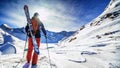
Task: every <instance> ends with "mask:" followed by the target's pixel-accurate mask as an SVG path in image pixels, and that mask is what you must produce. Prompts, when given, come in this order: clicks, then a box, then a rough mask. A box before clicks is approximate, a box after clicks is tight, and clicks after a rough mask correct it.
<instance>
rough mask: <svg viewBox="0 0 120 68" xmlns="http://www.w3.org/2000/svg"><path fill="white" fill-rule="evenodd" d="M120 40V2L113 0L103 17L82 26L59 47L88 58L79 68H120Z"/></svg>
mask: <svg viewBox="0 0 120 68" xmlns="http://www.w3.org/2000/svg"><path fill="white" fill-rule="evenodd" d="M119 40H120V1H119V0H111V2H110V4H109V5H108V6H107V7H106V9H105V11H104V12H103V13H102V14H101V15H99V16H98V17H97V18H95V19H94V20H92V21H91V22H90V23H88V24H86V25H84V26H82V27H81V28H80V29H79V30H78V31H76V33H74V34H73V35H72V36H70V37H68V38H67V39H65V40H61V41H59V44H58V45H60V47H61V49H62V50H64V49H67V50H71V51H79V52H80V54H82V56H84V57H86V62H85V63H84V64H81V65H80V66H79V67H82V66H85V67H82V68H119V67H120V61H119V60H120V58H119V55H120V52H119V50H120V41H119ZM72 55H75V54H72ZM108 57H109V58H108ZM93 59H94V61H93ZM104 60H105V61H104ZM96 63H97V64H96ZM93 64H94V65H93ZM79 67H76V68H79Z"/></svg>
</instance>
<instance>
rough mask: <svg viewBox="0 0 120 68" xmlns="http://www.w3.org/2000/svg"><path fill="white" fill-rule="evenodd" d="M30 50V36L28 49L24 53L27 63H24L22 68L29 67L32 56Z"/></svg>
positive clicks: (31, 48)
mask: <svg viewBox="0 0 120 68" xmlns="http://www.w3.org/2000/svg"><path fill="white" fill-rule="evenodd" d="M32 50H33V43H32V38H28V51H27V55H26V59H27V63H25V65H24V66H23V68H29V66H30V60H31V57H32Z"/></svg>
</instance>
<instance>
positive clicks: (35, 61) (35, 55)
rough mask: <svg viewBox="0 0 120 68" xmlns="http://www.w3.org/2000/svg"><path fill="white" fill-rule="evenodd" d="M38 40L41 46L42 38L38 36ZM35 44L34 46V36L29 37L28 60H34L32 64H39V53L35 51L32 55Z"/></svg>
mask: <svg viewBox="0 0 120 68" xmlns="http://www.w3.org/2000/svg"><path fill="white" fill-rule="evenodd" d="M36 42H37V44H38V47H40V38H36ZM33 48H34V46H33V42H32V38H31V37H29V38H28V51H27V56H26V58H27V62H28V63H30V61H31V60H32V64H37V60H38V55H37V54H36V53H35V52H34V53H33V55H32V52H33V51H34V49H33Z"/></svg>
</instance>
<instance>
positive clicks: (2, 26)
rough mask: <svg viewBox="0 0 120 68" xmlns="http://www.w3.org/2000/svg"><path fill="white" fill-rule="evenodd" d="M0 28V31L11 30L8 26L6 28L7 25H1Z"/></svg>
mask: <svg viewBox="0 0 120 68" xmlns="http://www.w3.org/2000/svg"><path fill="white" fill-rule="evenodd" d="M0 28H2V29H7V30H12V28H11V27H10V26H8V25H7V24H2V25H1V26H0Z"/></svg>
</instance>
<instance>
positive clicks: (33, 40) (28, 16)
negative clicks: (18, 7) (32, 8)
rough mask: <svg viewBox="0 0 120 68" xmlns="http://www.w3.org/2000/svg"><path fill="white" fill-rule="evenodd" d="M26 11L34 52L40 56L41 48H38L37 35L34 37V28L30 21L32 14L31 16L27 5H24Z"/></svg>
mask: <svg viewBox="0 0 120 68" xmlns="http://www.w3.org/2000/svg"><path fill="white" fill-rule="evenodd" d="M24 11H25V15H26V18H27V23H28V26H29V30H30V35H31V37H32V42H33V46H34V51H35V53H36V54H39V48H38V46H37V42H36V39H35V35H33V33H32V30H33V27H32V24H31V21H30V14H29V9H28V6H27V5H24Z"/></svg>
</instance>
